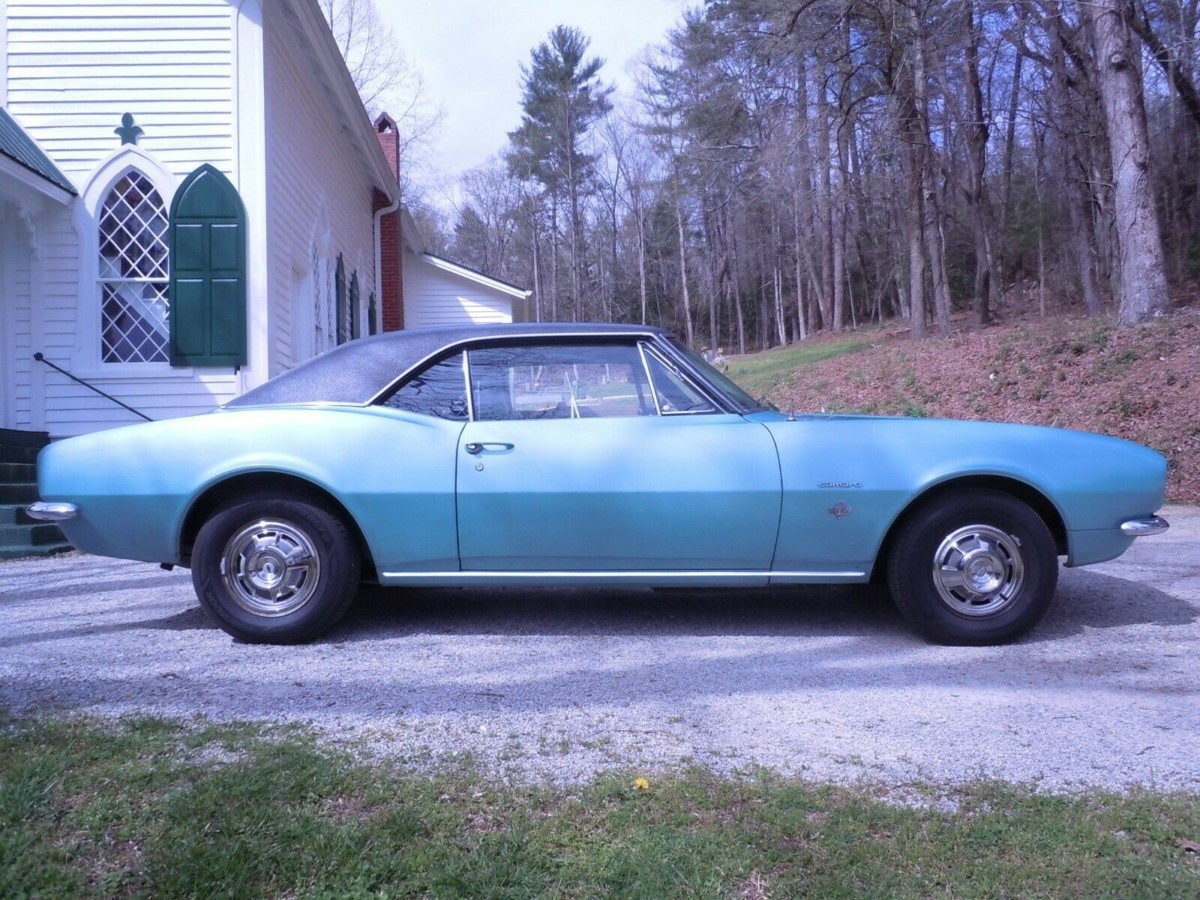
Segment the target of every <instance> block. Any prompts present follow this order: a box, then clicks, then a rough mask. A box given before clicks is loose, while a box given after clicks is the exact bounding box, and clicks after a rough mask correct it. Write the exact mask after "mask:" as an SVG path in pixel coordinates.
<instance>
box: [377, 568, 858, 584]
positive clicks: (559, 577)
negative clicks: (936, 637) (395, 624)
mask: <svg viewBox="0 0 1200 900" xmlns="http://www.w3.org/2000/svg"><path fill="white" fill-rule="evenodd" d="M866 577H867V573H866V572H794V571H771V570H767V569H757V570H756V569H741V570H726V571H695V570H692V571H688V570H682V569H681V570H678V571H669V570H668V571H663V570H656V571H650V572H647V571H639V570H634V571H619V570H611V571H610V570H607V569H602V570H593V571H587V572H581V571H553V572H547V571H541V570H535V571H528V570H522V571H514V570H505V569H487V570H483V569H469V570H466V571H440V572H420V571H404V572H383V573H381V574H380V580H381V581H382V582H383V583H385V584H396V583H404V582H408V583H418V584H423V585H453V586H459V585H463V584H469V583H476V582H481V583H485V584H493V585H496V584H503V583H505V582H508V583H516V582H521V583H524V584H536V583H539V582H542V583H555V582H557V583H559V584H561V583H564V582H579V583H584V582H588V583H591V584H623V585H628V586H639V585H648V584H662V585H666V586H686V585H688V584H696V583H697V582H700V583H701V584H700V585H697V586H701V585H722V586H736V585H738V584H744V583H747V582H755V583H758V584H764V585H765V584H768V583H770V584H787V583H789V582H791V581H799V582H805V581H821V582H824V581H827V580H834V581H851V582H854V581H861V580H863V579H865V578H866ZM776 579H783V581H778V580H776Z"/></svg>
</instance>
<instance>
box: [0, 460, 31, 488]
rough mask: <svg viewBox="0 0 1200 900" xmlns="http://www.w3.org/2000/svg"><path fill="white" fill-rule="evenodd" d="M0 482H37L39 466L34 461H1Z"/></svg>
mask: <svg viewBox="0 0 1200 900" xmlns="http://www.w3.org/2000/svg"><path fill="white" fill-rule="evenodd" d="M0 483H4V484H36V483H37V466H35V465H34V464H33V463H17V462H0Z"/></svg>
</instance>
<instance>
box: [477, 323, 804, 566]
mask: <svg viewBox="0 0 1200 900" xmlns="http://www.w3.org/2000/svg"><path fill="white" fill-rule="evenodd" d="M468 364H469V370H470V379H471V389H472V390H471V393H472V419H471V421H470V422H469V423H468V424H467V425H466V427H465V428H464V429H463V433H462V435H461V438H460V442H459V452H458V489H457V498H458V534H459V554H460V560H461V565H462V568H463V569H464V570H471V571H508V572H513V571H529V572H578V573H586V572H607V573H619V572H629V573H635V572H663V571H668V572H681V571H704V572H720V571H727V570H728V571H734V572H746V571H762V572H766V571H767V570H768V569H769V568H770V565H771V558H772V553H773V548H774V543H775V538H776V532H777V529H778V522H779V511H780V497H781V484H780V473H779V463H778V457H777V453H776V450H775V445H774V441H773V439H772V438H771V436H770V434H769V432H768V431H767V430H766V428H764V427H763V426H762V425H760V424H757V423H753V422H749V421H747V420H746V419H745V418H743V417H742V416H740V415H737V414H734V413H730V412H723V411H721V410H720V409H718V408H717V406H716V404H715V403H713V402H711V401H710V400H709V399H706V398H705V397H704V395H703V394H702V392H701V391H699V390H697V388H696V385H694V384H689V383H688V382H687V380H686V378H685V376H683V375H682V373H680V372H678V371H671V367H670V365H669V364H668V363H666V362H665V361H664V360H662V359H659V358H656V357H653V356H651V355H650V354H649V353H648V352H647V351H646V350H645V349H644V348H642V347H640V346H639V345H638V344H637V343H635V342H629V343H624V344H622V343H607V344H595V343H574V344H572V343H556V344H542V345H537V344H534V345H525V346H506V347H490V348H483V349H477V350H472V351H470V352H469V353H468ZM652 376H653V377H652Z"/></svg>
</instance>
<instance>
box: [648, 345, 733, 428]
mask: <svg viewBox="0 0 1200 900" xmlns="http://www.w3.org/2000/svg"><path fill="white" fill-rule="evenodd" d="M644 343H645V342H644V341H640V342H639V344H644ZM645 349H646V352H647V353H649V354H650V355H651V356H653V357H654V358H655V359H656V360H658V362H659V363H661V364H662V365H663V366H665V367H666V368H667V370H668V371H669V372H671V374H673V375H675V377H676V378H678V379H679V380H680V381H682V382H683V383H684V384H686V385H688V386H690V387H691V388H692V389H693V390H694V391H695V392H696V393H697V394H699V395H700V396H701V397H703V398H704V399H705V400H706V401H707V402H708V404H709V406H711V407H712V409H692V410H688V409H681V410H677V411H676V410H671V411H668V412H663V411H662V407H661V405H660V406H659V407H658V414H659V415H660V416H711V415H716V414H720V413H727V412H729V411H730V406H729V402H728V401H727V400H726V399H725V398H724V397H723V396H717V395H714V393H713V390H712V388H711V387H709V385H708V384H707V383H706V382H702V381H700V379H698V378H697V377H696V376H695V375H694V374H693V373H692V372H691V371H690V370H689V369H686V368H684V367H683V366H681V365H680V364H679V361H678V360H676V359H675V358H674V357H673V356H668V355H666V354H665V353H663V352H662V350H661V349H660V348H659V347H657V346H647V347H645ZM646 377H647V378H648V379H649V381H650V389H651V390H652V391H654V395H655V403H656V404H657V403H658V389H657V388H655V387H654V377H653V374H652V373H651V371H650V366H649V365H647V366H646Z"/></svg>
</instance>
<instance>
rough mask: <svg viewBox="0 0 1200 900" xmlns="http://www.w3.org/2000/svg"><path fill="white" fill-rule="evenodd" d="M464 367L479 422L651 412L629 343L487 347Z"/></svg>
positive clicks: (646, 389) (642, 375)
mask: <svg viewBox="0 0 1200 900" xmlns="http://www.w3.org/2000/svg"><path fill="white" fill-rule="evenodd" d="M468 367H469V370H470V377H471V395H472V402H473V404H474V409H475V418H476V419H478V420H481V421H497V420H505V419H590V418H619V417H624V416H644V415H654V414H655V408H654V398H653V394H652V393H651V391H650V386H649V384H648V383H647V381H646V374H645V369H644V368H643V366H642V357H641V353H640V352H639V351H638V348H637V347H636V346H634V345H633V344H573V345H572V344H561V345H560V344H545V345H536V344H535V345H528V346H520V347H485V348H482V349H479V350H471V351H470V352H469V354H468Z"/></svg>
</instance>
